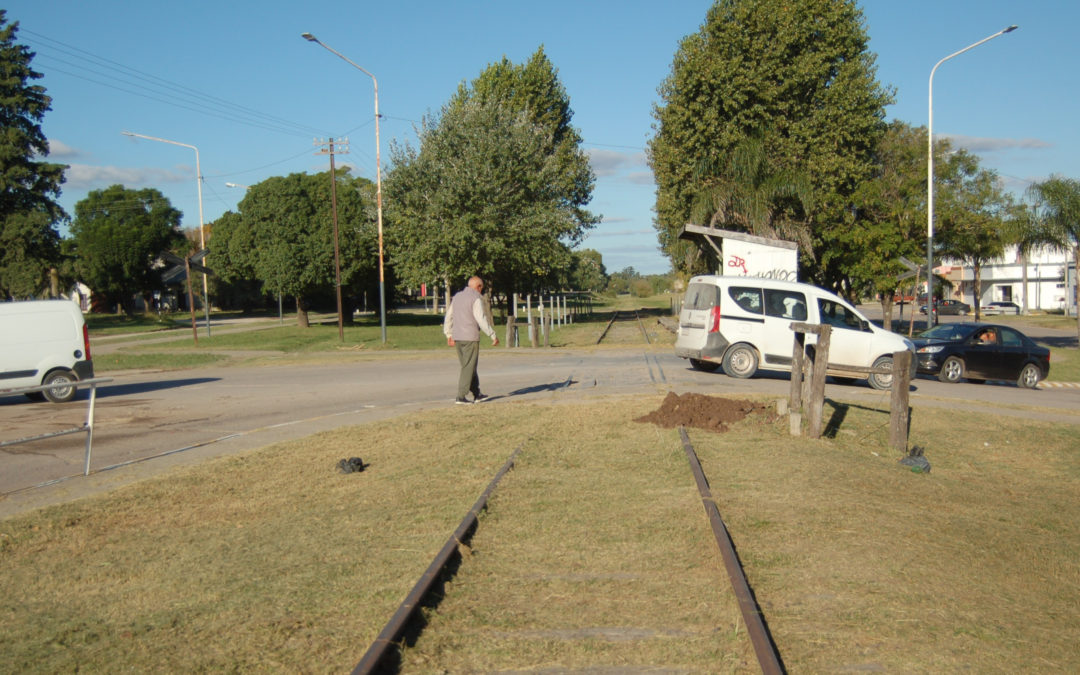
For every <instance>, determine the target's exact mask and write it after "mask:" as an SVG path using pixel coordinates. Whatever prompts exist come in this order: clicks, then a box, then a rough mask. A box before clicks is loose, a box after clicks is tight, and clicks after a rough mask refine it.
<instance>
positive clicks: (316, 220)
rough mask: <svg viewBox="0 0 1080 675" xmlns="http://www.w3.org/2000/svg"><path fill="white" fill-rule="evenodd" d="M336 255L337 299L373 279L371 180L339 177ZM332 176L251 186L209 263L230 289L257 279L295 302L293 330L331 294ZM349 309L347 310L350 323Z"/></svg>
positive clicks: (298, 176) (223, 224)
mask: <svg viewBox="0 0 1080 675" xmlns="http://www.w3.org/2000/svg"><path fill="white" fill-rule="evenodd" d="M336 180H337V187H336V192H337V215H338V248H339V257H340V261H341V284H342V299H343V302H344V301H345V298H346V297H348V295H349V293H348V289H350V288H352V289H356V288H358V287H359V286H360V285H362V284H363V282H364V281H365V280H366V279H367V278H368V277H369V276H370V275H371V273H372V272H373V271H374V270H375V268H376V261H377V260H378V256H377V252H376V247H377V243H376V232H375V225H374V223H373V222H372V220H373V219H372V213H371V211H372V206H373V202H372V200H371V198H370V192H371V190H370V187H371V181H369V180H367V179H365V178H353V177H351V176H350V175H349V173H348V170H347V169H339V170H338V171H337V176H336ZM330 187H331V186H330V173H329V172H323V173H318V174H307V173H294V174H289V175H288V176H284V177H282V176H276V177H273V178H268V179H267V180H264V181H262V182H261V183H257V184H255V185H252V186H251V188H250V189H248V191H247V194H246V195H245V196H244V199H243V200H241V202H240V204H239V209H240V214H239V218H235V217H229V218H223V219H221V220H220V221H219V222H218V223H215V228H214V237H212V238H211V242H210V244H209V247H210V256H211V259H213V260H214V261H216V262H215V263H214V264H215V265H220V266H221V267H222V270H223V272H222V275H223V279H225V280H226V281H229V282H234V283H235V282H237V281H240V280H245V279H246V280H251V279H256V280H258V281H259V282H261V284H262V289H263V292H265V293H274V294H276V293H281V294H282V295H289V296H292V297H294V298H295V299H296V311H297V323H298V324H299V325H300V326H304V327H306V326H307V325H308V310H309V309H310V306H311V300H312V298H313V297H316V296H318V295H321V294H326V293H328V292H329V293H332V292H333V288H334V283H335V278H334V234H333V207H332V203H331V194H330ZM349 309H350V308H348V307H345V308H344V310H346V311H345V313H346V315H347V316H351V314H352V313H351V311H347V310H349Z"/></svg>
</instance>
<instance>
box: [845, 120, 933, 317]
mask: <svg viewBox="0 0 1080 675" xmlns="http://www.w3.org/2000/svg"><path fill="white" fill-rule="evenodd" d="M943 147H944V146H939V147H935V153H938V154H940V153H942V152H943ZM874 156H875V162H874V171H873V173H872V174H871V175H870V177H869V178H868V179H867V180H865V181H862V182H861V183H860V184H859V186H858V187H857V188H856V190H855V192H854V194H853V198H852V199H853V204H854V207H853V208H852V209H851V210H850V211H848V212H847V213H846V214H845V219H844V223H845V225H846V227H844V228H839V229H838V232H837V234H836V235H835V240H836V241H838V242H839V243H841V245H842V250H843V251H844V252H845V253H846V255H845V256H844V260H843V265H844V269H845V270H846V271H847V273H848V275H849V278H850V281H851V285H852V287H853V288H854V289H857V290H859V291H869V292H871V293H874V294H878V295H880V297H881V306H882V313H883V316H884V318H885V321H884V325H885V326H891V325H892V304H893V296H894V295H895V292H896V290H897V288H898V287H899V285H900V284H899V282H898V277H899V276H900V275H901V274H902V273H903V272H905V271H906V270H907V268H906V267H905V266H904V265H903V264H902V263H901V262H900V258H901V257H907V258H910V259H911V260H913V261H916V262H918V261H920V260H922V259H923V257H924V254H925V250H924V247H925V243H924V242H925V234H924V233H925V230H926V129H925V128H923V127H920V128H914V127H911V126H910V125H908V124H905V123H903V122H899V121H896V122H893V123H891V124H890V125H889V127H888V129H887V131H886V133H885V134H884V135H883V136H882V137H881V139H880V140H879V142H878V146H877V148H876V150H875V153H874Z"/></svg>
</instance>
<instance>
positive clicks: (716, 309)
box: [709, 305, 720, 333]
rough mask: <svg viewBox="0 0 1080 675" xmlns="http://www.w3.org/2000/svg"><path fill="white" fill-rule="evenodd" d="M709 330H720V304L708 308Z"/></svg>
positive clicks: (716, 331)
mask: <svg viewBox="0 0 1080 675" xmlns="http://www.w3.org/2000/svg"><path fill="white" fill-rule="evenodd" d="M709 332H710V333H719V332H720V305H713V307H712V309H710V310H709Z"/></svg>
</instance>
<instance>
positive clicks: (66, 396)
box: [41, 370, 79, 403]
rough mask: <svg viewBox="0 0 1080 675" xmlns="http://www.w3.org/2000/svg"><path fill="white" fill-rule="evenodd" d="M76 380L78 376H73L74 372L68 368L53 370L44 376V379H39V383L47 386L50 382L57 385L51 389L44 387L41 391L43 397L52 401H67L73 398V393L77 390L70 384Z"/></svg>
mask: <svg viewBox="0 0 1080 675" xmlns="http://www.w3.org/2000/svg"><path fill="white" fill-rule="evenodd" d="M78 381H79V378H77V377H75V373H73V372H71V371H70V370H54V371H52V372H51V373H49V374H48V375H46V376H45V379H44V380H42V381H41V384H42V386H48V385H50V384H55V385H58V386H56V387H53V388H52V389H46V390H45V391H44V392H43V393H44V394H45V398H47V399H49V400H50V401H51V402H53V403H67V402H68V401H70V400H72V399H73V398H75V394H76V392H78V389H76V388H75V387H73V386H71V383H73V382H78ZM64 385H67V386H64Z"/></svg>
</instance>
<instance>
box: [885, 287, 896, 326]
mask: <svg viewBox="0 0 1080 675" xmlns="http://www.w3.org/2000/svg"><path fill="white" fill-rule="evenodd" d="M894 293H896V291H893V292H891V293H882V294H881V317H882V320H881V327H882V328H884V329H885V330H892V307H893V294H894Z"/></svg>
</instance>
